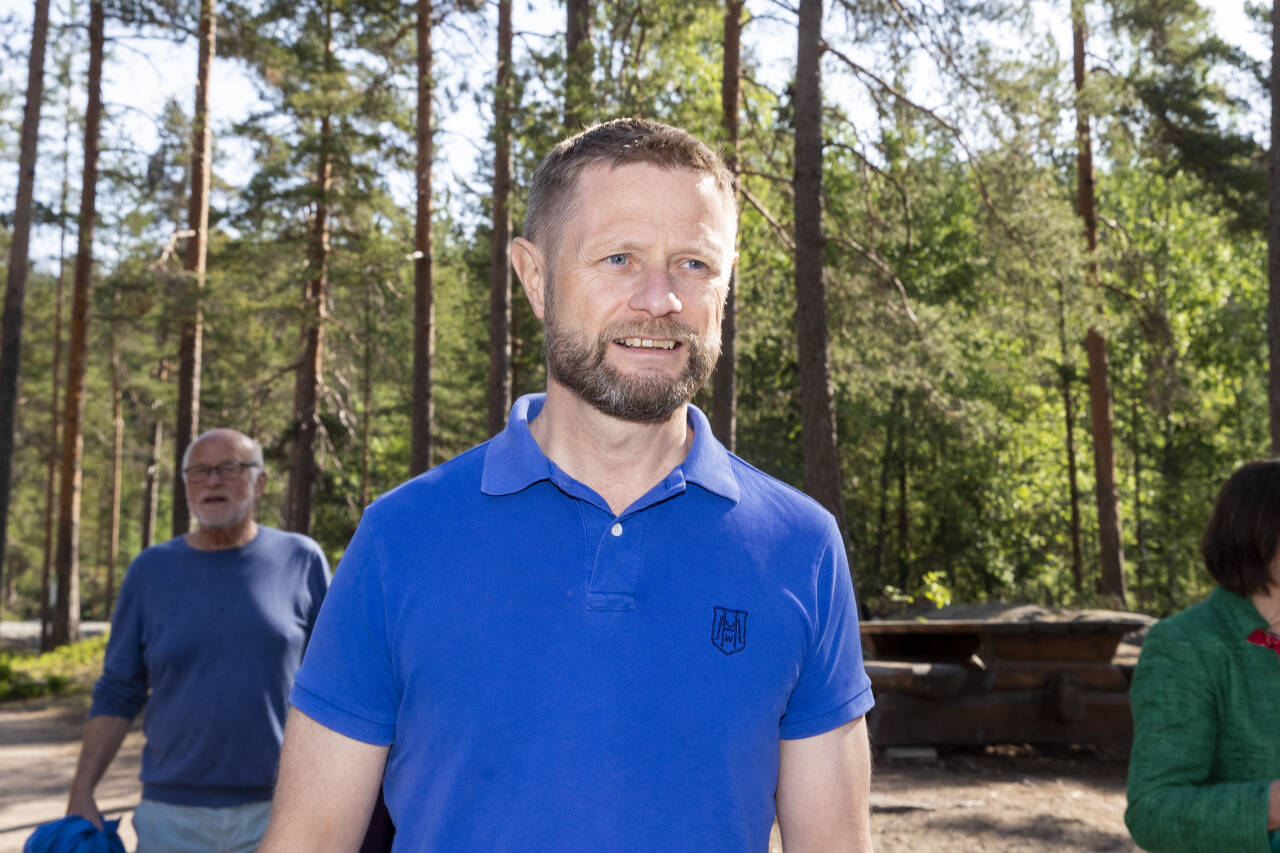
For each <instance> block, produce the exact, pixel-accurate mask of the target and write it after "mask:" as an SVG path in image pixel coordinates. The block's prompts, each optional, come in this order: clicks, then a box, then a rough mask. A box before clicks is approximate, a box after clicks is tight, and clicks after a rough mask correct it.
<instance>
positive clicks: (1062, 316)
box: [1058, 281, 1084, 592]
mask: <svg viewBox="0 0 1280 853" xmlns="http://www.w3.org/2000/svg"><path fill="white" fill-rule="evenodd" d="M1063 291H1064V288H1063V285H1062V282H1061V281H1059V282H1058V348H1059V350H1060V352H1061V355H1062V364H1061V365H1060V366H1059V368H1058V374H1059V380H1060V382H1061V387H1062V416H1063V420H1064V422H1065V424H1066V433H1067V435H1066V440H1067V446H1066V455H1067V495H1068V502H1069V504H1070V510H1071V530H1070V536H1071V576H1072V581H1073V582H1074V583H1075V588H1076V592H1083V591H1084V549H1083V547H1082V546H1081V541H1080V478H1079V476H1078V474H1077V472H1076V407H1075V391H1074V389H1073V388H1072V385H1073V384H1074V380H1075V365H1074V364H1073V363H1072V362H1071V357H1070V352H1069V351H1068V343H1067V316H1066V295H1065V293H1064V292H1063Z"/></svg>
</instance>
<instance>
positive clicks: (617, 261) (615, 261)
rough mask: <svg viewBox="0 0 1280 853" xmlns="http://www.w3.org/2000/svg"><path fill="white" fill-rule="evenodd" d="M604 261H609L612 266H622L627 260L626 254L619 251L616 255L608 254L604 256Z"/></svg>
mask: <svg viewBox="0 0 1280 853" xmlns="http://www.w3.org/2000/svg"><path fill="white" fill-rule="evenodd" d="M605 262H606V263H609V264H612V265H613V266H615V267H620V266H623V265H624V264H626V262H627V256H626V255H625V254H623V253H621V252H619V253H618V254H616V255H610V256H609V257H607V258H605Z"/></svg>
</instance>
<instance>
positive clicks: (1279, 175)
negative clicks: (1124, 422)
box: [1267, 2, 1280, 456]
mask: <svg viewBox="0 0 1280 853" xmlns="http://www.w3.org/2000/svg"><path fill="white" fill-rule="evenodd" d="M1267 280H1268V299H1267V343H1268V347H1269V350H1270V365H1271V369H1270V389H1269V392H1268V394H1267V400H1268V403H1269V406H1268V410H1269V412H1270V415H1271V417H1270V424H1271V455H1272V456H1280V2H1273V3H1272V4H1271V151H1270V153H1269V155H1268V157H1267Z"/></svg>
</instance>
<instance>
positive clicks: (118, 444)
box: [102, 329, 124, 619]
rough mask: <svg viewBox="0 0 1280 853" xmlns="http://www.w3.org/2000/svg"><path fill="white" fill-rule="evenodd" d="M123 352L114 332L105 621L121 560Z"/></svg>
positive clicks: (107, 617) (109, 610) (113, 593)
mask: <svg viewBox="0 0 1280 853" xmlns="http://www.w3.org/2000/svg"><path fill="white" fill-rule="evenodd" d="M120 371H121V367H120V352H119V350H118V349H117V347H116V332H115V329H112V330H111V529H110V532H109V534H108V539H107V592H106V597H105V599H104V600H103V607H102V618H103V619H110V618H111V602H112V601H113V600H114V598H115V581H116V561H117V560H119V559H120V491H121V485H122V469H123V465H124V409H123V406H122V405H121V403H122V400H121V397H122V391H121V388H120V384H121V383H120V379H121V377H120Z"/></svg>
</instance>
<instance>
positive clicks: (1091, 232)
mask: <svg viewBox="0 0 1280 853" xmlns="http://www.w3.org/2000/svg"><path fill="white" fill-rule="evenodd" d="M1071 32H1072V43H1073V47H1074V61H1073V69H1074V72H1075V87H1076V139H1077V144H1078V151H1077V155H1076V208H1077V211H1078V212H1079V214H1080V219H1081V220H1082V221H1083V222H1084V237H1085V248H1086V250H1087V252H1088V255H1087V261H1086V268H1085V284H1086V287H1087V288H1088V289H1090V290H1091V291H1092V292H1093V293H1094V294H1095V298H1096V300H1097V310H1098V313H1099V314H1101V313H1102V295H1101V293H1100V291H1101V280H1100V277H1099V272H1098V213H1097V205H1096V202H1095V200H1094V185H1093V142H1092V139H1091V137H1090V132H1089V115H1088V112H1087V110H1086V106H1085V103H1084V98H1083V90H1084V79H1085V67H1084V56H1085V54H1084V39H1085V19H1084V0H1072V3H1071ZM1085 351H1086V352H1087V353H1088V356H1089V408H1090V414H1091V415H1092V421H1093V467H1094V473H1095V477H1096V480H1097V502H1098V551H1099V557H1100V560H1101V563H1102V566H1101V569H1102V573H1101V579H1100V581H1101V582H1100V585H1099V588H1100V591H1101V592H1102V593H1103V594H1104V595H1109V596H1110V597H1111V598H1112V599H1114V602H1115V604H1116V605H1117V606H1119V607H1123V608H1127V607H1128V604H1127V603H1126V600H1125V577H1124V546H1123V539H1122V537H1121V532H1120V499H1119V495H1118V493H1117V487H1116V460H1115V448H1114V439H1113V436H1112V424H1113V423H1114V417H1113V415H1112V409H1111V378H1110V371H1109V367H1108V364H1107V339H1106V338H1105V337H1103V335H1102V332H1100V331H1099V330H1098V328H1097V326H1090V327H1089V330H1088V332H1087V333H1086V335H1085Z"/></svg>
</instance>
